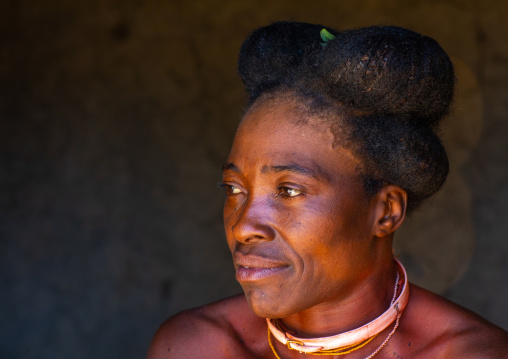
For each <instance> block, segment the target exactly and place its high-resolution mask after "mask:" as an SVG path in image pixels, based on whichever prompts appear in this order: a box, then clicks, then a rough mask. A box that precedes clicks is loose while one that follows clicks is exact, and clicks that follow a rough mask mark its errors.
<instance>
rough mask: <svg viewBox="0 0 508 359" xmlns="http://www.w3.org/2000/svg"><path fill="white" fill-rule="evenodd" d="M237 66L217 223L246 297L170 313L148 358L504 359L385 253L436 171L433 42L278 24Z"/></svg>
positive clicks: (507, 350) (479, 325)
mask: <svg viewBox="0 0 508 359" xmlns="http://www.w3.org/2000/svg"><path fill="white" fill-rule="evenodd" d="M239 71H240V75H241V76H242V80H243V82H244V84H245V87H246V89H247V91H248V93H249V96H250V101H249V106H248V109H247V111H246V113H245V115H244V117H243V119H242V121H241V123H240V126H239V128H238V131H237V134H236V136H235V140H234V143H233V146H232V149H231V153H230V155H229V157H228V159H227V161H226V164H225V165H224V176H223V183H224V187H225V189H226V202H225V206H224V225H225V230H226V236H227V240H228V244H229V248H230V249H231V252H232V255H233V261H234V264H235V268H236V279H237V280H238V281H239V282H240V284H241V285H242V288H243V290H244V293H245V295H241V296H237V297H233V298H229V299H225V300H222V301H220V302H217V303H214V304H211V305H207V306H205V307H202V308H198V309H193V310H189V311H186V312H183V313H181V314H178V315H177V316H175V317H173V318H171V319H169V320H168V321H167V322H166V323H164V324H163V325H162V327H161V328H160V329H159V331H158V332H157V334H156V335H155V337H154V339H153V342H152V345H151V348H150V351H149V354H148V358H150V359H153V358H156V359H160V358H229V357H231V358H283V359H286V358H302V357H305V356H307V357H308V356H309V355H328V356H330V357H342V356H344V355H345V357H346V358H372V357H374V356H375V357H376V358H403V357H404V358H502V357H508V335H507V333H506V332H505V331H504V330H502V329H500V328H498V327H496V326H494V325H492V324H490V323H488V322H486V321H485V320H483V319H482V318H480V317H478V316H477V315H475V314H473V313H471V312H469V311H468V310H466V309H464V308H462V307H460V306H458V305H456V304H453V303H451V302H449V301H447V300H446V299H444V298H441V297H439V296H436V295H434V294H432V293H430V292H428V291H426V290H424V289H422V288H419V287H417V286H415V285H412V284H409V283H408V282H407V278H406V274H405V270H404V267H403V266H402V265H401V264H400V263H399V262H398V261H396V260H394V258H393V255H392V239H393V235H394V231H395V230H396V229H397V228H398V227H399V226H400V225H401V223H402V222H403V220H404V217H405V215H406V213H409V212H411V211H412V210H414V209H415V208H417V207H418V206H419V205H420V204H421V203H422V201H423V200H425V199H426V198H428V197H429V196H431V195H432V194H433V193H435V192H436V191H437V190H439V188H440V187H441V185H442V184H443V182H444V180H445V178H446V175H447V173H448V160H447V156H446V153H445V150H444V148H443V146H442V145H441V142H440V140H439V138H438V137H437V135H436V134H435V130H436V128H437V125H438V124H439V122H440V121H441V120H442V119H443V117H444V116H446V114H447V112H448V109H449V105H450V102H451V100H452V96H453V86H454V81H455V78H454V73H453V67H452V64H451V62H450V59H449V58H448V56H447V55H446V54H445V53H444V51H443V50H442V49H441V47H440V46H439V45H438V44H437V43H436V42H435V41H434V40H432V39H430V38H428V37H425V36H422V35H420V34H417V33H414V32H412V31H409V30H405V29H402V28H397V27H370V28H364V29H358V30H352V31H345V32H342V33H338V32H336V31H333V30H331V29H324V27H323V26H319V25H311V24H304V23H285V22H283V23H275V24H272V25H270V26H267V27H263V28H260V29H258V30H256V31H255V32H254V33H253V34H251V35H250V36H249V38H248V39H247V40H246V41H245V43H244V44H243V46H242V50H241V53H240V57H239Z"/></svg>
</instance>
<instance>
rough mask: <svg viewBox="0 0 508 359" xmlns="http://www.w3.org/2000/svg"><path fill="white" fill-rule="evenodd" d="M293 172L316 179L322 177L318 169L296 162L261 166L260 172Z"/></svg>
mask: <svg viewBox="0 0 508 359" xmlns="http://www.w3.org/2000/svg"><path fill="white" fill-rule="evenodd" d="M286 171H287V172H294V173H299V174H302V175H305V176H308V177H313V178H316V179H319V178H324V176H323V174H322V173H321V171H320V170H319V168H318V169H311V168H308V167H303V166H300V165H297V164H288V165H274V166H263V167H262V168H261V173H264V174H267V173H278V172H286Z"/></svg>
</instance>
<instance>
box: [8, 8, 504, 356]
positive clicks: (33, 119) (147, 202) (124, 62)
mask: <svg viewBox="0 0 508 359" xmlns="http://www.w3.org/2000/svg"><path fill="white" fill-rule="evenodd" d="M280 19H297V20H300V21H310V22H320V23H324V24H327V25H330V26H332V27H336V28H339V29H345V28H351V27H358V26H364V25H372V24H379V23H385V24H395V25H400V26H406V27H409V28H411V29H414V30H416V31H419V32H423V33H425V34H427V35H430V36H432V37H435V38H436V39H437V40H438V41H439V42H440V43H441V45H442V46H443V47H444V48H445V50H446V51H447V52H448V53H449V54H450V55H451V56H452V58H453V60H454V62H455V65H456V67H457V76H458V95H457V101H456V103H455V110H456V111H455V115H454V116H453V118H451V119H450V120H449V122H448V123H447V124H446V126H445V129H444V130H443V137H444V139H445V142H446V146H447V148H448V150H449V152H450V157H451V159H452V171H451V175H450V178H449V181H448V182H447V184H446V186H445V188H444V189H443V191H442V192H441V193H440V194H439V195H438V196H437V197H436V198H435V199H434V200H432V201H430V202H429V203H428V204H427V205H426V207H425V208H424V209H423V210H422V211H421V212H420V213H417V214H415V216H414V217H413V218H411V219H410V220H409V221H408V223H407V224H406V225H405V227H404V228H403V229H402V230H401V233H400V234H399V235H397V238H396V240H397V243H396V248H397V253H399V254H400V256H401V257H402V259H403V261H404V263H406V265H407V267H408V269H409V270H410V276H411V278H412V280H413V281H415V282H416V283H419V284H421V285H423V286H425V287H427V288H430V289H432V290H434V291H436V292H439V293H441V294H444V295H446V296H447V297H449V298H451V299H453V300H455V301H457V302H459V303H460V304H462V305H464V306H466V307H469V308H471V309H473V310H475V311H477V312H479V313H481V314H482V315H483V316H485V317H486V318H488V319H489V320H491V321H493V322H494V323H496V324H498V325H500V326H502V327H504V328H508V310H507V309H506V303H508V288H507V285H506V278H507V277H508V265H507V258H508V241H507V236H508V214H507V213H508V211H506V209H505V208H506V206H507V205H508V186H507V180H508V165H507V163H508V152H507V149H506V148H507V146H506V139H507V138H508V121H507V115H508V105H507V104H508V66H507V64H508V62H507V61H508V46H507V45H506V39H507V37H508V25H507V24H508V5H507V4H506V3H505V2H501V1H495V0H483V1H460V0H448V1H423V0H420V1H418V0H413V1H403V0H398V1H397V0H392V1H370V0H351V1H336V0H322V1H320V2H318V3H313V4H312V5H311V3H310V2H307V1H268V0H265V1H256V2H254V1H241V2H240V1H233V0H228V1H210V0H206V1H204V0H203V1H188V2H184V1H155V0H154V1H146V2H141V1H109V2H106V1H98V0H90V1H86V2H85V1H66V2H64V1H55V0H48V1H35V0H34V1H12V0H6V1H2V2H1V3H0V35H1V37H0V39H1V40H0V209H1V212H0V213H1V216H0V323H1V324H0V357H2V358H13V359H14V358H75V359H81V358H139V357H142V356H143V355H144V353H145V351H146V348H147V346H148V343H149V340H150V338H151V336H152V335H153V332H154V331H155V330H156V328H157V326H158V325H159V324H160V323H161V322H162V321H163V320H164V318H166V317H167V316H168V315H170V314H173V313H175V312H177V311H180V310H182V309H184V308H188V307H192V306H197V305H201V304H204V303H207V302H210V301H211V300H216V299H219V298H222V297H225V296H227V295H231V294H233V293H236V292H239V290H240V289H239V287H238V285H237V284H236V283H235V282H234V278H233V268H232V264H231V263H230V258H229V253H228V250H227V247H226V244H225V239H224V236H223V233H222V231H223V230H222V224H221V206H222V193H221V192H220V191H219V190H217V189H216V184H217V183H218V181H219V180H220V171H219V169H220V166H221V164H222V161H223V160H224V159H225V157H226V156H227V153H228V149H229V145H230V143H231V140H232V136H233V134H234V130H235V127H236V123H237V121H238V120H239V118H240V116H241V112H242V105H243V100H244V96H243V92H242V91H243V90H242V88H241V83H240V80H239V79H238V77H237V75H236V69H235V62H236V55H237V52H238V49H239V47H240V44H241V41H242V40H243V39H244V38H245V36H246V35H247V34H248V33H249V31H251V30H252V29H254V28H255V27H257V26H261V25H265V24H267V23H269V22H270V21H274V20H280Z"/></svg>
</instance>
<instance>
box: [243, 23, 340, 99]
mask: <svg viewBox="0 0 508 359" xmlns="http://www.w3.org/2000/svg"><path fill="white" fill-rule="evenodd" d="M323 28H324V26H322V25H315V24H307V23H301V22H276V23H273V24H271V25H268V26H265V27H261V28H259V29H257V30H255V31H254V32H253V33H252V34H251V35H250V36H249V37H248V38H247V39H246V40H245V41H244V43H243V45H242V48H241V50H240V56H239V57H238V71H239V73H240V76H241V78H242V81H243V83H244V85H245V88H246V90H247V92H248V93H249V96H250V102H253V101H254V100H255V99H256V98H257V97H258V96H259V95H260V94H261V93H263V92H266V91H269V90H271V89H273V88H276V87H278V86H280V85H281V84H282V83H283V82H285V81H287V80H288V79H289V78H291V76H292V74H293V69H295V68H296V67H298V66H299V65H300V64H301V63H302V61H303V60H304V59H305V58H307V57H308V56H309V55H310V53H312V52H315V51H321V49H322V46H321V43H320V40H321V38H320V35H319V33H320V31H321V29H323ZM328 31H329V32H330V33H332V34H334V35H336V34H337V32H336V31H334V30H332V29H329V28H328Z"/></svg>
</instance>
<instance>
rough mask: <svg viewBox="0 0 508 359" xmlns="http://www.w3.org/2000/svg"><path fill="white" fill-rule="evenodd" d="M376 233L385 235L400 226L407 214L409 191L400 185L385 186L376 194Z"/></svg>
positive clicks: (379, 235)
mask: <svg viewBox="0 0 508 359" xmlns="http://www.w3.org/2000/svg"><path fill="white" fill-rule="evenodd" d="M376 200H377V204H376V218H375V219H376V221H375V223H374V235H375V236H376V237H385V236H387V235H389V234H390V233H393V232H394V231H395V230H396V229H397V228H399V227H400V225H401V224H402V222H403V221H404V218H405V216H406V206H407V193H406V191H404V190H403V189H402V188H400V187H398V186H393V185H389V186H385V187H383V188H382V189H380V190H379V192H378V193H377V195H376Z"/></svg>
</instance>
